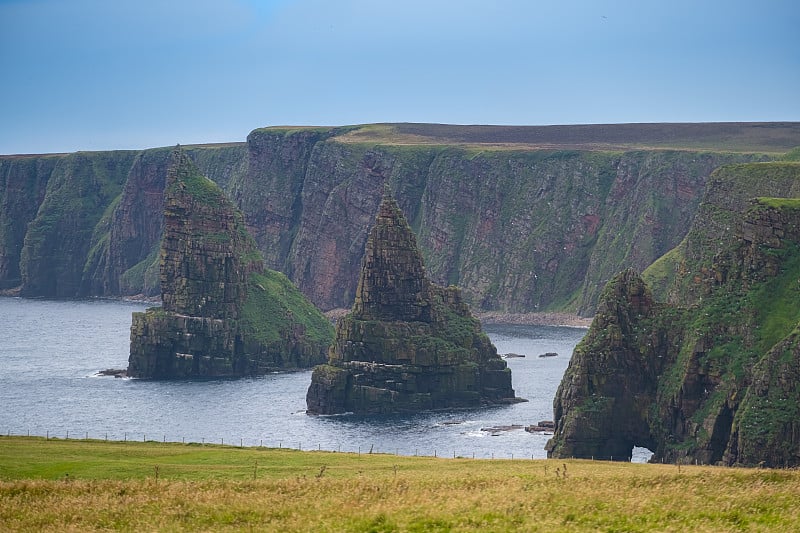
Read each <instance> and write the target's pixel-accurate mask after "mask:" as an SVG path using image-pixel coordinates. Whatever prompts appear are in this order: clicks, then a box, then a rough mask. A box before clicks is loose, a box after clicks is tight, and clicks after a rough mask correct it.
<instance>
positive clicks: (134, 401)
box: [0, 297, 650, 462]
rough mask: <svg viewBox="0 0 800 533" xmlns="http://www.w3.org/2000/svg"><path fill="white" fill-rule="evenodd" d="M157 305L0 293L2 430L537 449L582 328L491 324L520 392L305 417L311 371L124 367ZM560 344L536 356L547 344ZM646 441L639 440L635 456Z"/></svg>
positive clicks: (361, 449)
mask: <svg viewBox="0 0 800 533" xmlns="http://www.w3.org/2000/svg"><path fill="white" fill-rule="evenodd" d="M149 305H152V304H144V303H141V302H127V301H119V300H101V299H93V300H68V301H61V300H59V301H55V300H41V299H24V298H13V297H0V434H2V435H32V436H42V437H48V438H59V439H86V438H88V439H103V440H105V439H107V440H116V441H123V440H130V441H145V440H147V441H159V442H186V443H207V444H224V445H231V446H266V447H275V448H293V449H300V450H326V451H341V452H352V453H387V454H398V455H426V456H437V457H467V458H472V457H474V458H476V459H479V458H480V459H485V458H495V459H525V458H528V459H543V458H545V457H546V456H547V454H546V452H545V450H544V447H545V443H546V442H547V440H548V439H549V438H550V437H551V436H552V435H551V434H548V433H546V432H527V431H525V430H524V427H525V426H529V425H536V424H538V423H539V422H540V421H544V420H552V419H553V398H554V397H555V393H556V389H557V388H558V384H559V382H560V381H561V377H562V376H563V374H564V371H565V370H566V368H567V365H568V364H569V359H570V357H571V355H572V350H573V348H574V347H575V345H576V344H577V343H578V342H579V341H580V340H581V338H582V337H583V335H584V334H585V333H586V329H584V328H575V327H559V326H523V325H487V326H484V331H485V332H486V333H487V334H488V335H489V338H490V339H491V340H492V342H493V343H494V345H495V346H496V347H497V350H498V352H499V353H501V354H507V353H514V354H517V355H522V356H524V357H513V358H508V359H507V361H508V366H509V367H510V368H511V372H512V384H513V387H514V389H515V391H516V394H517V396H519V397H522V398H525V399H527V400H528V401H527V402H523V403H517V404H512V405H503V406H495V407H486V408H479V409H460V410H449V411H437V412H427V413H421V414H414V415H391V416H355V415H337V416H312V415H307V414H306V412H305V397H306V390H307V388H308V385H309V383H310V381H311V371H310V370H306V371H299V372H279V373H274V374H269V375H265V376H259V377H250V378H239V379H205V380H191V381H151V380H140V379H129V378H115V377H112V376H101V375H99V374H98V372H99V371H101V370H104V369H109V368H117V369H121V368H125V367H127V362H128V351H129V342H130V325H131V313H134V312H137V311H143V310H144V309H145V308H146V307H148V306H149ZM545 353H550V354H553V353H555V354H557V355H555V356H550V357H539V356H540V355H542V354H545ZM649 456H650V452H649V450H646V449H640V448H635V449H634V452H633V458H632V460H633V461H635V462H643V461H646V460H647V459H648V458H649Z"/></svg>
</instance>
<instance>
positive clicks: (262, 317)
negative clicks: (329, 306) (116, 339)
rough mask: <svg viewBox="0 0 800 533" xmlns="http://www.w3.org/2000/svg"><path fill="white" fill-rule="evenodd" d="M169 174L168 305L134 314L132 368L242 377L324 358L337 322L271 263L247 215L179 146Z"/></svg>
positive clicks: (156, 373) (168, 374) (164, 288)
mask: <svg viewBox="0 0 800 533" xmlns="http://www.w3.org/2000/svg"><path fill="white" fill-rule="evenodd" d="M172 157H173V160H172V163H171V165H170V167H169V170H168V172H167V178H166V187H165V200H164V206H165V207H164V219H165V222H164V235H163V238H162V243H161V252H160V285H161V299H162V302H163V307H160V308H155V309H149V310H147V311H146V312H145V313H134V316H133V324H132V326H131V354H130V359H129V366H128V374H129V375H131V376H133V377H143V378H181V377H195V376H240V375H246V374H260V373H265V372H269V371H271V370H274V369H281V368H301V367H310V366H313V365H314V364H317V363H319V362H321V361H323V360H324V358H325V351H326V349H327V346H328V344H329V343H330V340H331V338H332V335H333V328H332V326H331V325H330V323H329V322H328V321H327V320H326V319H325V317H323V316H322V315H321V313H320V312H319V311H318V310H317V309H316V308H315V307H314V306H313V305H311V304H310V303H309V302H308V300H306V299H305V298H304V297H303V296H302V294H300V292H299V291H298V290H297V288H296V287H294V286H293V285H292V284H291V282H290V281H289V280H288V279H287V278H286V276H284V275H283V274H280V273H278V272H274V271H270V270H267V269H265V268H264V263H263V260H262V259H261V256H260V254H259V253H258V250H257V248H256V245H255V242H254V241H253V239H252V237H251V236H250V235H249V234H248V233H247V230H246V228H245V225H244V221H243V217H242V214H241V213H240V212H239V211H238V210H237V209H235V207H234V206H233V204H231V202H230V201H229V200H228V199H227V197H226V196H225V194H224V193H223V192H222V190H221V189H220V188H219V187H218V186H217V185H216V184H215V183H214V182H212V181H211V180H209V179H208V178H206V177H205V176H203V175H202V174H201V173H200V172H199V171H198V169H197V167H196V166H195V165H194V164H193V163H192V162H191V160H190V159H189V157H188V156H187V155H186V154H185V153H184V152H183V151H182V150H180V149H178V150H176V151H175V152H174V153H173V156H172Z"/></svg>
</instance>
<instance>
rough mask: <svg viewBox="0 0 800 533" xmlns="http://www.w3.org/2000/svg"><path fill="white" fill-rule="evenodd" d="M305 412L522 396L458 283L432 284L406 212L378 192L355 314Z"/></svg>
mask: <svg viewBox="0 0 800 533" xmlns="http://www.w3.org/2000/svg"><path fill="white" fill-rule="evenodd" d="M306 400H307V404H308V412H309V413H311V414H335V413H345V412H353V413H362V414H366V413H394V412H415V411H423V410H430V409H444V408H451V407H475V406H479V405H481V404H484V403H507V402H513V401H519V399H518V398H515V396H514V390H513V389H512V388H511V371H510V370H509V369H508V368H507V367H506V363H505V361H504V360H503V359H501V358H500V357H499V356H498V355H497V350H496V349H495V347H494V346H493V345H492V343H491V342H490V341H489V338H488V337H487V336H486V335H485V334H484V333H482V331H481V328H480V323H479V322H478V321H477V320H476V319H475V318H474V317H473V316H472V314H471V313H470V311H469V308H468V307H467V305H466V304H465V303H464V302H463V301H462V299H461V292H460V290H459V289H458V288H456V287H447V288H445V287H440V286H438V285H435V284H434V283H432V282H431V281H430V280H429V279H428V277H427V275H426V273H425V267H424V265H423V261H422V256H421V255H420V252H419V249H418V248H417V242H416V238H415V237H414V233H413V232H412V231H411V228H410V227H409V225H408V223H407V222H406V219H405V217H404V216H403V213H402V211H401V210H400V208H399V207H398V205H397V203H396V202H395V200H394V199H393V198H391V197H390V196H384V198H383V200H382V202H381V205H380V207H379V211H378V215H377V218H376V220H375V225H374V226H373V228H372V230H371V232H370V235H369V238H368V241H367V246H366V254H365V257H364V261H363V265H362V269H361V274H360V277H359V281H358V288H357V291H356V298H355V303H354V305H353V308H352V311H351V312H350V313H349V314H348V315H347V316H345V317H344V318H342V319H341V320H340V321H339V322H338V324H337V327H336V339H335V341H334V343H333V346H331V348H330V350H329V361H328V364H325V365H320V366H318V367H316V368H315V369H314V372H313V375H312V378H311V386H310V387H309V389H308V394H307V396H306Z"/></svg>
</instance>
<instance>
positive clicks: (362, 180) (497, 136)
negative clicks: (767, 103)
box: [0, 125, 800, 315]
mask: <svg viewBox="0 0 800 533" xmlns="http://www.w3.org/2000/svg"><path fill="white" fill-rule="evenodd" d="M628 126H629V127H623V126H603V127H577V126H576V127H561V128H502V127H474V128H461V127H444V126H439V127H434V126H429V125H395V126H392V125H381V126H378V125H374V126H361V127H347V128H296V129H287V128H267V129H260V130H255V131H253V132H252V133H251V134H250V136H249V137H248V142H247V144H238V145H225V146H208V147H206V146H198V147H190V148H187V149H186V151H187V153H188V154H189V156H190V157H191V158H192V160H193V161H194V162H195V164H197V166H198V167H199V168H200V170H201V171H202V172H203V173H204V174H205V175H207V176H209V177H210V178H211V179H212V180H214V181H215V182H217V183H218V184H219V185H220V186H222V187H223V188H224V189H225V190H226V191H227V192H228V193H229V196H230V197H231V198H233V199H234V201H235V202H236V203H237V205H239V206H240V208H241V209H242V211H243V212H244V215H245V220H246V223H247V227H248V229H249V231H250V232H251V233H252V234H253V235H254V236H255V239H256V242H257V243H258V247H259V249H260V250H261V252H262V254H263V256H264V258H265V260H266V264H267V266H268V267H270V268H274V269H277V270H280V271H282V272H285V273H286V274H287V275H288V276H289V277H290V278H291V279H292V280H293V281H294V282H295V283H297V284H298V286H299V287H300V288H301V290H302V291H303V292H304V293H305V294H306V295H308V296H309V298H311V300H312V301H313V302H314V303H315V304H317V305H319V306H320V307H322V308H324V309H330V308H335V307H349V306H350V305H351V304H352V302H353V299H354V295H355V290H356V286H357V279H358V271H359V265H360V263H361V258H362V254H363V250H364V245H365V243H366V238H367V232H368V230H369V227H370V225H371V223H372V217H373V213H374V212H375V209H376V208H377V206H378V204H379V202H380V198H381V195H382V191H383V184H384V183H385V182H387V183H389V185H390V188H391V190H392V192H393V194H394V196H395V197H396V198H397V201H398V203H399V204H400V206H401V207H402V209H403V210H404V211H405V212H406V214H407V216H408V218H409V220H410V224H411V226H412V228H414V229H415V230H416V232H417V234H418V236H419V245H420V249H421V250H422V253H423V256H424V257H425V259H426V263H427V265H428V273H429V275H430V276H431V278H432V279H433V280H434V281H435V282H437V283H440V284H450V283H455V284H458V285H459V286H461V287H463V291H464V298H465V300H466V301H467V302H468V303H469V304H470V305H472V306H473V307H474V308H476V309H479V310H497V311H508V312H530V311H537V310H538V311H543V310H553V309H557V310H568V311H575V312H579V313H581V314H583V315H591V314H592V313H593V312H594V309H595V306H596V303H597V299H598V297H599V294H600V292H601V289H602V287H603V285H604V284H605V282H606V280H608V279H610V278H611V277H612V276H613V274H614V273H615V272H617V271H619V270H620V269H621V268H626V267H632V268H635V269H637V270H642V269H644V268H645V267H647V266H648V265H649V264H650V263H652V262H653V261H654V260H655V259H656V258H657V257H659V256H660V255H661V254H663V253H664V252H665V251H666V250H669V249H671V248H673V247H674V246H675V245H677V244H678V243H679V242H680V241H681V239H682V238H683V236H684V235H685V233H686V231H687V230H688V225H689V221H690V220H691V218H692V216H693V214H694V213H695V211H696V209H697V206H698V203H699V200H700V197H701V192H702V190H703V187H704V185H705V183H706V180H707V179H708V176H709V174H710V172H711V171H712V170H713V169H714V168H715V167H717V166H719V165H722V164H726V163H733V162H746V161H752V160H761V159H766V158H767V157H768V156H764V155H762V154H758V153H755V152H754V151H753V150H751V151H750V152H747V151H742V152H739V153H729V152H724V151H719V150H718V151H701V150H698V149H696V148H695V149H693V148H692V146H693V144H692V143H693V142H694V143H696V144H697V145H699V146H702V147H703V150H708V149H713V148H714V146H715V144H714V143H715V142H717V143H718V144H717V146H722V145H723V143H728V144H729V143H730V139H731V138H735V135H737V134H741V131H745V132H746V134H747V135H748V136H750V137H752V136H753V135H756V134H755V133H753V132H760V131H762V130H764V131H766V130H768V129H769V128H765V127H763V126H762V127H756V126H752V127H749V126H748V127H743V126H740V127H739V128H738V129H736V128H734V130H735V131H734V130H730V128H728V129H724V128H723V129H724V133H725V135H727V137H725V138H719V139H717V141H714V139H715V137H714V131H716V130H715V128H713V127H712V128H709V126H708V125H684V126H685V128H683V129H681V128H679V130H680V132H682V133H680V134H681V135H688V136H689V137H691V135H692V134H691V132H692V131H695V130H697V131H698V132H700V133H698V135H700V134H702V135H701V136H700V137H698V139H694V140H693V139H689V141H691V142H686V143H684V145H682V146H680V148H681V149H680V150H669V149H667V148H666V147H669V146H672V145H674V144H675V143H674V142H673V143H672V144H670V143H668V142H667V141H670V140H671V139H670V138H669V137H668V136H667V137H664V135H666V134H664V133H663V132H662V131H661V130H662V129H665V130H669V128H649V129H648V128H644V129H642V128H637V127H630V126H631V125H628ZM634 126H635V125H634ZM778 126H780V125H778ZM778 126H776V128H777V129H778V130H780V131H782V132H783V133H782V135H784V136H786V139H783V138H781V139H782V141H781V142H783V144H786V143H789V142H794V141H795V140H796V144H800V135H798V133H797V128H794V129H793V128H791V127H788V126H786V125H783V126H781V127H778ZM781 128H782V129H781ZM717 129H719V128H717ZM440 130H441V131H440ZM640 130H641V131H640ZM729 130H730V131H729ZM386 131H389V132H392V133H391V135H390V136H389V137H386V136H385V135H384V136H382V135H383V133H381V132H384V133H385V132H386ZM431 131H433V132H434V133H435V135H434V136H432V137H425V136H424V135H431ZM770 131H771V130H770ZM376 132H378V133H376ZM437 132H438V133H437ZM637 132H639V133H641V134H645V133H646V134H647V138H646V141H647V143H648V144H649V145H653V146H661V147H662V148H659V149H643V148H641V147H637V146H636V145H635V143H633V140H634V139H635V138H636V135H637ZM687 132H689V133H687ZM731 132H733V133H731ZM736 132H739V133H736ZM437 135H438V136H437ZM486 135H489V136H490V137H486ZM659 135H661V136H662V137H663V138H662V137H659ZM731 135H733V137H731ZM773 136H774V135H773ZM750 137H748V139H750ZM659 138H661V141H659ZM769 138H770V139H771V138H773V137H769ZM607 139H611V140H614V142H616V143H618V144H608V143H607V142H605V141H606V140H607ZM665 139H666V140H665ZM726 139H727V140H726ZM784 141H785V142H784ZM505 142H508V144H503V143H505ZM678 144H680V143H678ZM728 144H726V145H725V146H727V145H728ZM751 144H752V146H755V147H761V146H762V145H763V144H764V143H759V142H752V143H751ZM781 146H783V145H781ZM765 148H766V146H765ZM739 149H741V148H739ZM168 154H169V151H168V150H165V149H154V150H146V151H143V152H115V153H113V154H105V155H103V154H99V155H98V154H89V155H85V154H84V155H81V157H84V158H85V157H90V156H91V157H93V158H100V157H102V158H105V159H108V160H111V159H119V162H118V163H115V165H116V170H115V171H114V178H113V179H112V180H111V181H110V182H109V183H111V182H113V183H114V186H113V188H106V190H105V192H104V193H103V194H102V195H95V198H94V200H92V202H94V203H93V204H92V205H91V206H86V205H83V200H81V205H80V209H81V210H82V211H76V209H77V208H73V209H71V210H70V212H72V213H77V214H76V215H75V216H74V217H73V218H74V220H66V217H65V215H63V213H61V212H60V211H59V208H58V205H59V202H55V201H53V200H50V199H48V200H47V201H45V198H46V197H47V198H51V197H53V198H57V197H61V198H62V199H66V200H69V201H70V202H72V203H76V204H77V201H76V199H75V198H74V197H73V196H74V195H75V194H77V193H78V192H79V191H83V189H81V188H80V187H75V186H67V187H63V186H62V185H59V184H60V183H63V180H62V179H60V178H58V173H56V174H54V171H53V170H52V169H55V167H65V166H69V162H70V161H72V160H73V159H76V158H77V157H78V155H77V154H72V155H68V156H48V157H38V158H35V157H32V158H28V160H29V161H30V162H29V163H26V164H25V165H22V164H21V163H20V162H19V159H20V158H18V157H8V158H0V160H1V161H2V165H4V166H3V167H2V168H4V169H6V170H4V173H5V176H4V179H5V181H3V182H0V184H1V185H2V186H3V189H0V196H2V197H3V198H6V199H7V200H6V202H5V203H3V204H0V209H1V210H2V211H0V217H2V219H3V220H12V219H13V222H11V223H9V224H8V225H7V226H6V228H4V229H3V231H4V232H5V234H4V235H2V236H3V237H4V240H3V241H0V246H1V247H2V249H0V283H1V284H2V287H5V288H11V287H15V286H16V287H20V288H21V291H22V292H23V293H24V294H28V295H32V296H33V295H38V296H58V295H61V296H89V295H103V296H116V295H131V294H138V293H144V294H148V295H156V294H157V293H158V283H157V278H158V276H157V271H158V265H157V256H158V239H159V236H160V234H161V230H162V227H161V222H160V220H161V217H160V214H161V208H162V206H161V205H160V202H161V196H160V194H159V192H160V191H161V190H163V175H164V172H163V169H164V166H165V165H166V161H167V158H168ZM23 159H24V158H23ZM34 161H35V164H34V163H33V162H34ZM53 161H54V162H53ZM51 167H52V169H51ZM71 167H72V169H73V170H72V171H71V172H72V175H73V176H74V179H76V180H86V181H88V182H91V180H92V179H93V178H92V177H91V176H92V174H91V172H92V171H91V166H86V167H80V166H78V165H74V164H73V165H71ZM82 168H83V170H81V169H82ZM37 169H38V170H37ZM48 169H50V170H48ZM76 172H77V173H79V174H80V175H78V174H76ZM54 178H55V179H54ZM42 189H44V190H43V191H42ZM112 189H113V190H112ZM20 191H24V193H23V194H24V195H25V198H24V199H21V198H18V197H17V192H20ZM37 191H38V192H37ZM12 193H13V194H12ZM37 194H38V195H39V196H37ZM81 194H83V192H81ZM8 199H12V200H8ZM31 213H33V215H32V214H31ZM26 217H27V219H26ZM31 217H32V218H31ZM22 220H26V222H27V221H30V222H32V224H31V226H30V229H29V230H26V228H27V227H28V226H26V224H25V223H23V222H22ZM56 220H58V221H59V222H58V223H55V222H54V221H56ZM47 228H49V229H47ZM26 233H30V238H31V241H30V243H29V244H27V245H23V240H24V234H26ZM66 233H69V235H67V234H66ZM21 235H23V236H22V237H21ZM45 238H47V239H50V240H48V241H46V242H47V243H48V244H47V245H46V246H45V247H44V248H37V242H40V241H42V242H44V239H45ZM56 241H59V242H61V241H63V242H64V243H68V242H71V243H72V244H71V245H70V248H69V250H62V252H58V253H55V255H56V256H57V257H53V254H50V253H49V252H48V253H44V252H42V251H41V250H45V249H46V250H50V249H51V245H52V246H55V247H57V243H56ZM23 248H27V249H28V251H26V252H25V253H23ZM37 250H39V251H37ZM17 258H19V259H17ZM56 270H68V271H69V272H71V274H70V275H69V276H68V277H69V278H70V280H71V281H70V282H69V283H66V282H61V281H59V282H58V283H57V285H58V288H57V287H56V284H54V283H52V282H50V281H49V280H51V279H52V280H60V279H63V278H65V276H64V274H63V273H60V272H56ZM17 271H19V273H18V272H17ZM22 271H25V272H27V274H26V276H23V275H22Z"/></svg>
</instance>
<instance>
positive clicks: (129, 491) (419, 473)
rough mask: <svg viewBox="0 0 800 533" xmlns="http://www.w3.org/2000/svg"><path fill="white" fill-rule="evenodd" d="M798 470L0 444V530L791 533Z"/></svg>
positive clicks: (37, 441) (796, 514) (799, 513)
mask: <svg viewBox="0 0 800 533" xmlns="http://www.w3.org/2000/svg"><path fill="white" fill-rule="evenodd" d="M798 495H800V471H797V470H756V469H731V468H717V467H702V466H700V467H697V466H682V467H680V468H678V467H677V466H673V465H642V464H630V463H608V462H592V461H556V460H533V461H532V460H513V461H512V460H497V461H488V460H473V459H436V458H432V457H398V456H393V455H368V454H362V455H357V454H346V453H331V452H299V451H294V450H276V449H264V448H235V447H226V446H215V445H205V446H201V445H184V444H162V443H155V442H146V443H131V442H128V443H120V442H103V441H91V440H89V441H73V440H69V441H65V440H52V439H51V440H45V439H43V438H32V437H31V438H28V437H0V530H2V531H20V530H21V531H56V530H57V531H70V530H72V531H87V530H100V529H106V530H108V529H112V530H130V531H134V530H135V531H152V530H169V531H178V530H187V531H188V530H190V531H203V530H205V531H208V530H213V531H220V530H223V531H224V530H255V531H651V530H658V531H793V530H794V531H796V530H798V528H800V498H798Z"/></svg>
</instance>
